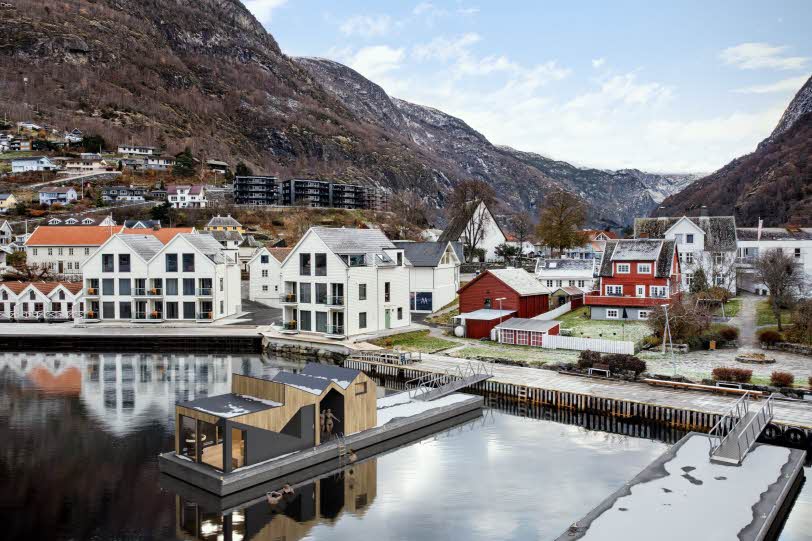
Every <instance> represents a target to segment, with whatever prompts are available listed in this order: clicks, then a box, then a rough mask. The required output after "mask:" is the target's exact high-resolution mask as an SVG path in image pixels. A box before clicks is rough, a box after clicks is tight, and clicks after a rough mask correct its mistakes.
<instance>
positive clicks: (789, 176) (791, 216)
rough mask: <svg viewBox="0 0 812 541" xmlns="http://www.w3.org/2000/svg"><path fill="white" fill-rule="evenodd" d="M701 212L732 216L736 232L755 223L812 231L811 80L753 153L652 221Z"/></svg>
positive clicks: (667, 204)
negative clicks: (736, 225) (737, 227)
mask: <svg viewBox="0 0 812 541" xmlns="http://www.w3.org/2000/svg"><path fill="white" fill-rule="evenodd" d="M703 207H705V209H703ZM704 210H707V212H708V213H709V214H716V215H733V216H735V217H736V221H737V223H738V224H739V225H741V226H754V225H756V224H757V223H758V220H759V218H761V219H763V220H764V225H767V226H782V225H786V224H795V225H801V226H812V77H810V79H809V80H808V81H807V82H806V84H805V85H804V86H803V88H801V90H800V91H799V92H798V93H797V94H796V96H795V98H794V99H793V100H792V102H791V103H790V104H789V107H787V109H786V111H785V112H784V114H783V115H782V117H781V120H780V121H779V122H778V125H777V126H776V128H775V130H774V131H773V133H772V134H771V135H770V136H769V137H768V138H767V139H765V140H764V141H762V142H761V143H759V145H758V147H757V148H756V150H755V151H754V152H752V153H750V154H747V155H746V156H742V157H740V158H736V159H735V160H733V161H732V162H730V163H729V164H727V165H725V166H724V167H723V168H721V169H719V170H718V171H716V172H715V173H713V174H711V175H708V176H706V177H703V178H701V179H699V180H697V181H696V182H694V183H692V184H691V185H689V186H688V187H687V188H685V189H684V190H683V191H681V192H679V193H678V194H675V195H672V196H671V197H668V198H666V199H665V201H663V203H662V206H661V207H660V208H658V209H655V212H654V213H653V214H652V215H653V216H682V215H684V214H687V215H697V214H699V213H701V212H703V211H704Z"/></svg>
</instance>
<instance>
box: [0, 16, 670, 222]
mask: <svg viewBox="0 0 812 541" xmlns="http://www.w3.org/2000/svg"><path fill="white" fill-rule="evenodd" d="M0 88H2V92H0V111H1V112H2V113H4V114H6V115H7V116H8V117H9V118H10V119H11V120H33V121H36V122H38V123H44V124H48V125H50V126H52V127H57V128H60V129H65V130H72V129H73V128H79V129H81V130H82V131H83V132H85V133H95V134H99V135H102V136H103V137H104V138H105V139H106V140H107V141H109V142H110V143H113V144H115V143H119V142H131V143H138V144H152V145H157V146H160V147H162V148H165V150H166V151H167V152H169V153H176V152H178V151H180V150H182V149H183V148H184V147H187V146H188V147H190V148H191V150H192V151H193V152H194V153H195V154H196V155H197V156H198V157H200V158H203V159H213V158H216V159H222V160H226V161H228V162H229V163H231V164H235V163H236V162H237V161H239V160H243V161H245V162H247V163H248V164H249V165H250V166H252V167H253V169H254V170H256V171H262V172H267V173H274V174H277V175H280V176H292V175H297V176H317V177H332V178H337V179H339V180H346V181H355V182H361V183H367V184H374V185H377V186H380V187H383V188H385V189H387V190H391V191H395V190H403V189H413V190H415V191H417V192H418V193H419V194H421V195H422V196H423V197H424V198H426V199H427V200H428V201H430V202H431V203H433V204H434V205H436V206H437V207H442V205H443V200H444V197H445V195H446V194H447V193H448V191H449V189H450V188H451V187H452V186H453V185H454V183H455V182H457V181H459V180H461V179H464V178H477V179H482V180H485V181H487V182H488V183H490V184H491V185H493V186H494V188H495V190H496V192H497V195H498V196H499V197H500V199H501V201H502V202H503V203H504V210H505V211H507V212H509V211H513V210H520V209H535V208H537V206H538V204H539V203H540V201H541V200H542V199H543V197H544V194H545V193H547V192H548V191H550V190H552V189H559V188H564V189H568V190H572V191H575V192H577V193H579V194H582V195H583V196H584V197H585V198H586V199H587V201H588V203H589V204H590V207H591V216H592V219H591V221H592V224H591V225H604V224H605V225H613V226H622V225H627V224H630V223H631V222H632V220H633V219H634V217H635V216H638V215H644V214H647V213H648V212H649V211H650V210H651V209H652V208H654V207H655V206H656V205H657V202H658V200H659V199H660V198H661V197H662V196H663V195H665V194H668V193H670V191H672V190H673V189H674V186H677V185H678V184H679V182H681V181H680V180H679V178H678V177H669V176H661V175H649V174H646V173H641V172H639V171H635V170H629V171H618V172H611V171H600V170H596V169H579V168H576V167H573V166H571V165H569V164H565V163H563V162H553V161H552V160H548V159H547V158H543V157H541V156H538V155H535V154H529V153H521V152H518V151H515V150H512V149H506V148H503V147H497V146H495V145H493V144H492V143H490V142H489V141H488V140H487V139H486V138H485V137H484V136H483V135H482V134H480V133H478V132H477V131H476V130H474V129H472V128H471V127H470V126H468V125H467V124H466V123H465V122H464V121H463V120H460V119H458V118H455V117H453V116H451V115H448V114H445V113H443V112H442V111H438V110H436V109H432V108H430V107H425V106H421V105H416V104H412V103H408V102H405V101H402V100H398V99H396V98H393V97H390V96H389V95H388V94H387V93H386V92H385V91H384V90H383V89H382V88H381V87H380V86H378V85H377V84H375V83H373V82H372V81H369V80H368V79H366V78H364V77H362V76H361V75H359V74H358V73H357V72H355V71H353V70H351V69H350V68H348V67H346V66H343V65H341V64H339V63H336V62H331V61H328V60H322V59H313V58H296V59H292V58H290V57H288V56H286V55H284V54H283V53H282V52H281V50H280V48H279V45H278V44H277V42H276V41H275V40H274V38H273V36H271V35H270V34H269V33H267V32H266V31H265V30H264V29H263V27H262V25H260V24H259V22H258V21H257V20H256V19H255V18H254V17H253V15H252V14H251V13H250V12H249V11H248V10H247V9H246V8H245V7H244V6H243V5H242V4H241V3H240V2H239V1H238V0H94V1H93V2H77V1H76V0H49V1H48V2H34V1H30V0H18V1H15V2H13V3H11V4H8V3H6V4H2V6H0ZM620 202H622V203H620Z"/></svg>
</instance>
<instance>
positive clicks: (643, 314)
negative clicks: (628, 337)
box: [637, 310, 651, 319]
mask: <svg viewBox="0 0 812 541" xmlns="http://www.w3.org/2000/svg"><path fill="white" fill-rule="evenodd" d="M650 315H651V312H650V311H649V310H638V311H637V319H648V317H649V316H650Z"/></svg>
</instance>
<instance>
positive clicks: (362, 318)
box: [358, 312, 367, 329]
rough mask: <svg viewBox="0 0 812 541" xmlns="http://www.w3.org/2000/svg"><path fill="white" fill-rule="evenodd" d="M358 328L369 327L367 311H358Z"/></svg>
mask: <svg viewBox="0 0 812 541" xmlns="http://www.w3.org/2000/svg"><path fill="white" fill-rule="evenodd" d="M358 328H359V329H366V328H367V313H366V312H359V313H358Z"/></svg>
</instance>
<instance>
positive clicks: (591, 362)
mask: <svg viewBox="0 0 812 541" xmlns="http://www.w3.org/2000/svg"><path fill="white" fill-rule="evenodd" d="M600 362H601V354H600V353H598V352H597V351H590V350H588V349H585V350H584V351H582V352H581V354H580V355H578V368H581V369H586V368H592V367H593V366H595V365H596V364H600Z"/></svg>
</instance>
